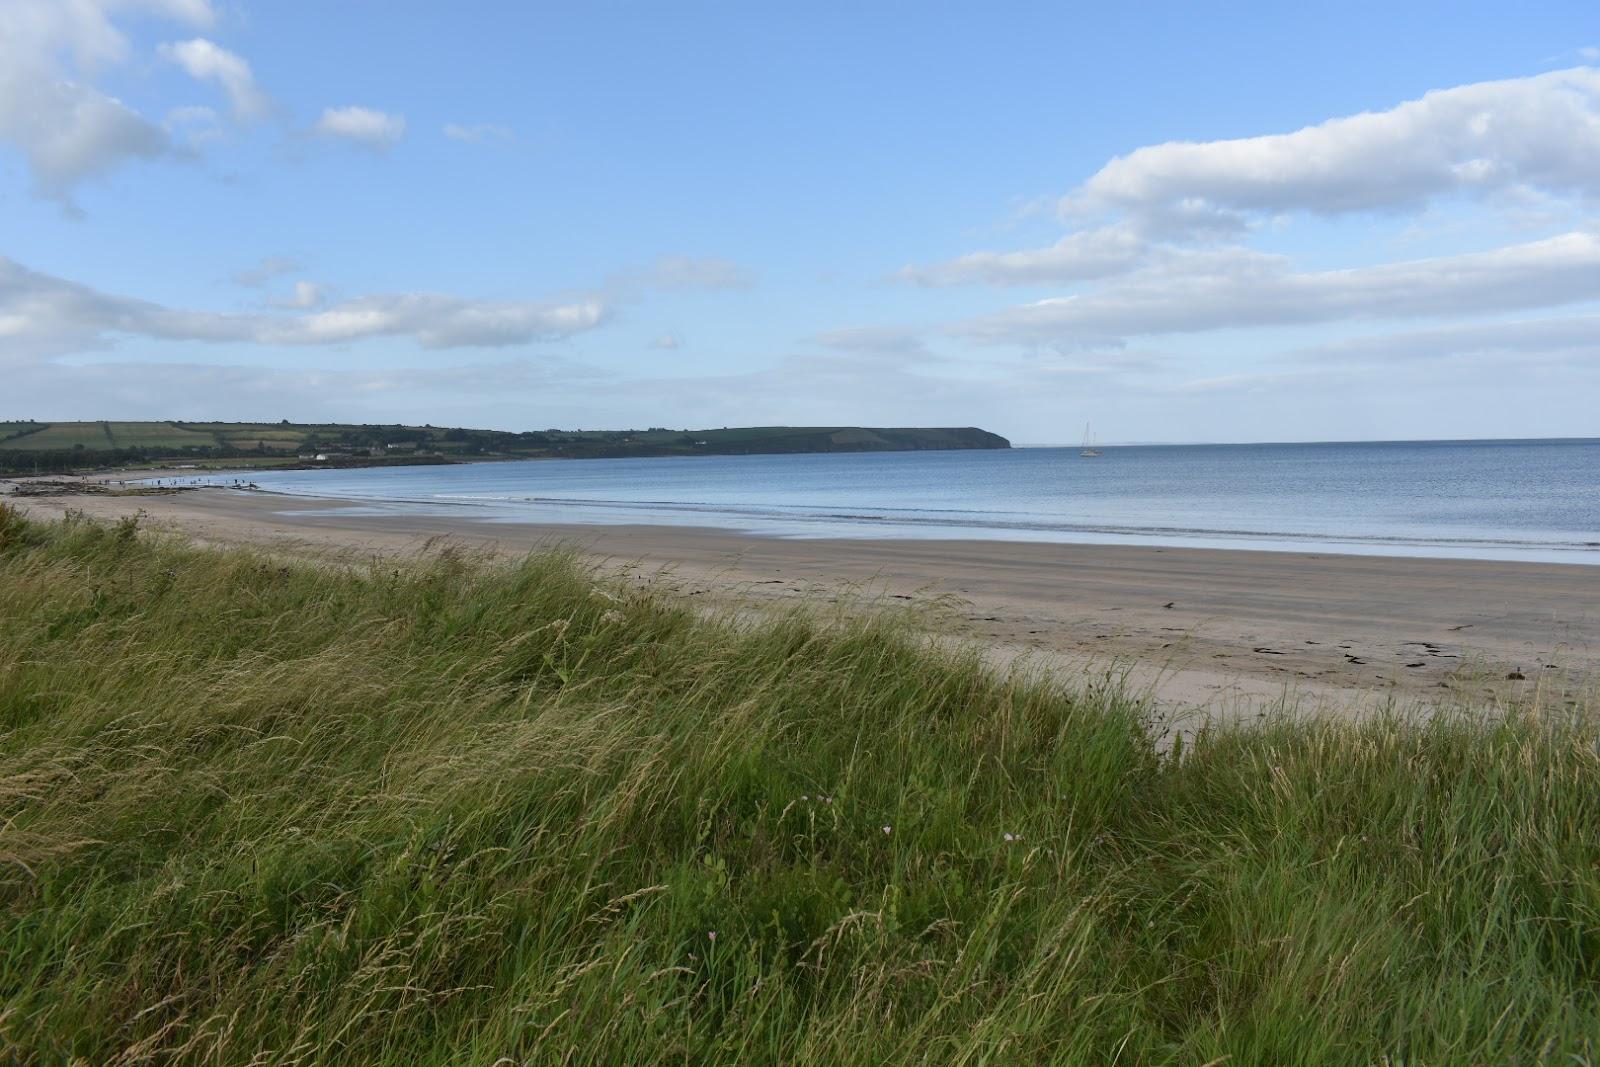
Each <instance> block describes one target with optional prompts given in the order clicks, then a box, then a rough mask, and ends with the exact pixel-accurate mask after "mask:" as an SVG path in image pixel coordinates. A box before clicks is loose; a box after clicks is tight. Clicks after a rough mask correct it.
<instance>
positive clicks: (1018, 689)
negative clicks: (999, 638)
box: [0, 509, 1600, 1067]
mask: <svg viewBox="0 0 1600 1067" xmlns="http://www.w3.org/2000/svg"><path fill="white" fill-rule="evenodd" d="M696 603H698V601H697V602H696ZM0 619H4V620H6V625H4V626H0V946H3V947H0V1005H3V1009H0V1048H3V1049H4V1050H5V1056H4V1059H5V1061H6V1062H9V1063H19V1064H54V1063H81V1064H110V1063H126V1064H136V1063H161V1064H221V1065H231V1064H247V1063H250V1064H267V1063H288V1062H303V1063H318V1064H363V1065H366V1064H436V1065H446V1064H450V1065H456V1064H469V1065H483V1067H491V1065H496V1064H523V1063H538V1064H543V1063H552V1064H554V1063H560V1064H646V1065H650V1064H662V1065H665V1064H730V1065H733V1064H737V1065H766V1064H772V1065H777V1064H784V1065H809V1064H816V1065H824V1064H826V1065H863V1067H864V1065H879V1064H996V1065H1000V1064H1094V1065H1103V1064H1113V1063H1120V1064H1185V1065H1196V1067H1199V1065H1205V1064H1216V1065H1220V1064H1227V1065H1229V1067H1238V1065H1261V1067H1269V1065H1271V1067H1277V1065H1283V1064H1295V1065H1312V1064H1388V1065H1393V1067H1398V1065H1402V1064H1405V1065H1410V1064H1535V1063H1542V1064H1552V1065H1554V1064H1563V1065H1577V1064H1592V1063H1595V1062H1596V1058H1597V1057H1600V803H1597V802H1596V797H1597V796H1600V748H1597V745H1596V740H1595V738H1596V726H1597V724H1596V722H1595V720H1594V717H1593V715H1592V714H1585V715H1582V716H1579V717H1578V718H1575V719H1574V718H1570V717H1569V718H1562V719H1559V720H1557V719H1545V718H1539V717H1537V716H1533V715H1525V714H1510V715H1494V716H1485V717H1481V718H1478V717H1468V716H1440V717H1438V718H1435V719H1434V720H1433V721H1431V722H1429V723H1427V724H1419V725H1413V724H1407V723H1405V722H1402V721H1400V720H1397V719H1380V720H1376V721H1367V722H1365V723H1363V724H1360V725H1354V724H1351V723H1349V722H1340V721H1337V720H1311V721H1306V720H1298V721H1296V720H1274V719H1267V720H1263V721H1261V722H1260V723H1257V724H1255V725H1251V726H1248V727H1242V726H1241V727H1232V728H1218V729H1212V730H1208V731H1202V732H1201V733H1200V734H1199V735H1198V736H1197V737H1195V738H1194V739H1193V740H1192V741H1190V742H1189V743H1187V744H1185V745H1183V746H1181V748H1179V749H1178V750H1175V751H1174V750H1168V749H1166V748H1164V747H1163V746H1162V744H1161V743H1160V742H1159V740H1158V738H1159V736H1160V735H1161V733H1162V729H1163V726H1162V724H1161V723H1160V722H1159V721H1158V720H1155V719H1154V718H1153V717H1152V715H1151V713H1150V712H1149V710H1148V709H1147V708H1145V707H1143V706H1141V705H1140V704H1139V703H1137V702H1136V701H1134V700H1131V699H1129V698H1128V697H1126V696H1124V695H1122V694H1121V693H1119V692H1118V691H1116V690H1115V689H1114V688H1106V687H1104V686H1099V687H1096V688H1092V689H1088V690H1084V689H1079V688H1075V687H1073V686H1069V685H1065V684H1063V683H1062V682H1061V681H1058V680H1053V679H1051V678H1048V677H1043V676H1034V677H1028V676H1020V675H1012V676H1004V675H997V674H995V673H994V672H993V671H992V670H991V669H989V668H987V667H985V666H984V663H983V661H982V660H981V658H980V656H979V654H978V653H976V652H971V653H968V652H963V651H959V650H952V648H951V646H949V645H948V644H934V643H931V642H930V641H929V640H928V639H926V638H923V637H920V636H918V631H917V630H916V629H914V628H911V627H909V626H908V625H907V624H905V623H902V622H899V621H896V619H895V618H893V617H888V616H884V615H881V614H873V613H872V612H868V611H858V610H857V611H845V612H842V613H840V614H837V615H834V616H830V617H827V618H815V617H810V616H807V615H804V614H798V613H796V614H788V615H781V616H772V617H762V618H756V619H752V618H748V617H742V616H741V617H740V620H741V621H733V619H732V617H730V618H728V619H722V618H719V617H716V616H715V615H709V614H707V613H706V611H705V610H704V609H701V610H699V611H691V610H689V609H688V608H686V607H684V606H683V605H682V604H681V603H680V602H679V601H678V600H677V599H676V598H675V596H674V595H673V593H672V592H671V591H670V590H666V589H661V588H653V589H643V588H639V587H634V586H627V585H621V584H616V583H613V582H611V581H607V580H601V579H598V578H596V577H595V576H593V575H591V574H589V573H587V572H585V571H583V570H582V569H580V568H579V567H578V566H576V565H575V564H574V563H573V561H572V560H571V559H569V558H565V557H562V556H560V555H542V556H536V557H533V558H530V559H528V560H526V561H524V562H522V563H521V564H519V565H515V566H510V565H498V564H491V563H489V562H487V561H482V560H477V559H473V558H470V557H466V556H463V555H461V554H460V553H456V552H448V551H447V552H444V553H442V554H438V555H435V556H433V557H431V558H428V559H425V560H422V561H418V562H413V563H405V562H397V561H393V560H388V561H379V562H375V563H373V564H372V565H371V566H369V567H364V568H357V569H350V570H342V569H334V568H330V567H327V566H325V565H323V566H312V565H300V564H297V563H294V562H290V561H285V560H284V559H283V558H281V557H277V556H273V557H268V556H265V555H256V554H251V553H246V552H220V551H218V552H207V551H203V550H197V549H189V548H184V547H180V546H176V545H173V544H168V543H161V542H156V541H152V540H148V539H146V538H145V537H144V536H142V535H140V534H139V533H138V532H137V531H136V530H135V528H134V526H133V525H132V524H131V523H124V524H122V525H121V526H118V527H106V526H98V525H93V524H90V523H88V522H85V521H82V520H77V521H69V522H67V523H65V524H59V525H50V526H45V525H38V524H34V523H29V522H25V521H22V520H20V519H18V518H16V517H15V516H14V515H13V514H11V513H8V512H6V511H5V510H4V509H0Z"/></svg>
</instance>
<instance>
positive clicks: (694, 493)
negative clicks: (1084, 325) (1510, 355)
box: [199, 439, 1600, 563]
mask: <svg viewBox="0 0 1600 1067" xmlns="http://www.w3.org/2000/svg"><path fill="white" fill-rule="evenodd" d="M1103 453H1104V454H1103V455H1101V456H1099V457H1097V458H1085V457H1081V456H1080V455H1079V454H1078V449H1076V448H1016V449H1011V450H997V451H950V452H879V453H848V454H847V453H829V454H807V455H780V456H695V457H670V458H653V459H584V460H523V461H510V462H487V463H472V464H460V465H448V466H418V467H372V468H360V469H351V470H306V471H263V472H258V473H252V474H250V475H248V478H249V480H250V481H252V482H254V483H255V484H256V485H257V486H258V487H259V488H260V489H261V490H266V491H270V492H274V493H281V494H286V495H287V496H293V497H318V498H324V501H328V500H333V501H339V502H340V503H328V502H322V503H318V504H315V505H313V504H312V503H311V502H309V501H302V502H295V501H292V500H288V499H286V500H285V501H284V510H285V511H306V510H329V509H336V510H340V511H343V512H345V513H354V514H373V513H396V512H399V513H405V512H413V513H415V512H430V513H449V514H452V515H456V516H459V517H461V518H465V519H472V520H478V521H483V522H524V523H646V524H649V523H666V524H675V525H690V526H705V527H717V528H722V529H732V530H739V531H744V532H748V533H753V534H766V535H771V536H778V537H835V538H836V537H897V538H960V539H993V540H1008V541H1016V540H1027V541H1052V542H1070V543H1100V544H1150V545H1187V546H1201V547H1224V548H1255V549H1269V550H1286V551H1329V552H1346V553H1364V554H1383V555H1429V556H1453V557H1467V558H1488V559H1525V560H1544V561H1560V562H1572V563H1600V439H1582V440H1537V441H1492V442H1485V441H1426V442H1370V443H1338V444H1262V445H1182V446H1176V445H1151V446H1122V447H1106V448H1104V449H1103ZM235 478H236V476H233V475H224V476H213V477H210V478H202V479H199V480H200V481H210V482H213V483H220V484H229V483H231V482H233V481H234V480H235Z"/></svg>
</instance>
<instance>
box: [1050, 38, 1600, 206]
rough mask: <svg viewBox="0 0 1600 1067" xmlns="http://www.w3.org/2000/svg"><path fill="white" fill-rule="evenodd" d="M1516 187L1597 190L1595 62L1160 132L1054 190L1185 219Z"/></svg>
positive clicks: (1599, 112) (1414, 202) (1069, 202)
mask: <svg viewBox="0 0 1600 1067" xmlns="http://www.w3.org/2000/svg"><path fill="white" fill-rule="evenodd" d="M1518 186H1531V187H1534V188H1537V189H1542V190H1546V191H1551V192H1557V193H1563V194H1579V195H1583V196H1597V195H1600V70H1595V69H1592V68H1586V67H1579V68H1574V69H1571V70H1562V71H1553V72H1551V73H1548V74H1542V75H1538V76H1536V77H1529V78H1514V79H1509V80H1506V81H1496V82H1480V83H1477V84H1473V85H1463V86H1458V87H1456V88H1452V89H1440V90H1436V91H1434V92H1430V93H1427V94H1425V95H1424V96H1423V97H1421V98H1420V99H1418V100H1412V101H1408V102H1406V103H1403V104H1400V105H1399V106H1398V107H1394V108H1391V109H1390V110H1387V111H1378V112H1364V113H1362V114H1359V115H1352V116H1349V117H1346V118H1337V119H1331V120H1329V121H1327V122H1323V123H1320V124H1318V125H1315V126H1308V127H1306V128H1304V129H1301V130H1297V131H1295V132H1293V133H1284V134H1274V135H1270V136H1264V137H1246V138H1240V139H1236V140H1228V141H1209V142H1203V143H1195V142H1169V143H1166V144H1159V145H1152V146H1149V147H1146V148H1140V149H1138V150H1137V151H1134V152H1132V153H1130V154H1129V155H1127V156H1123V157H1121V158H1118V159H1114V160H1112V161H1111V162H1109V163H1107V164H1106V165H1105V166H1104V167H1102V168H1101V169H1100V171H1099V172H1098V173H1096V174H1095V175H1093V176H1092V177H1091V178H1089V180H1088V181H1086V182H1084V183H1083V185H1082V186H1081V187H1079V188H1078V189H1077V190H1076V191H1074V192H1073V193H1071V194H1069V195H1068V196H1067V197H1066V198H1065V199H1064V200H1063V201H1062V205H1061V207H1062V211H1063V214H1064V215H1065V216H1066V217H1068V218H1079V217H1083V216H1084V215H1086V214H1087V215H1099V214H1103V213H1106V212H1113V211H1121V212H1127V213H1129V214H1130V215H1133V216H1135V217H1137V218H1140V219H1141V220H1143V221H1144V223H1145V224H1146V225H1147V226H1154V227H1159V226H1162V225H1168V224H1170V225H1171V226H1175V227H1177V228H1180V229H1185V230H1188V229H1193V228H1194V227H1195V226H1196V225H1198V224H1200V223H1202V222H1205V221H1207V220H1210V221H1212V222H1216V221H1220V222H1222V223H1223V224H1225V225H1238V224H1239V223H1240V221H1241V218H1242V217H1243V216H1249V215H1274V214H1279V213H1286V212H1310V213H1313V214H1322V215H1337V214H1342V213H1346V212H1353V211H1392V210H1412V209H1416V208H1420V207H1422V206H1423V205H1424V204H1426V203H1427V202H1428V201H1429V200H1431V199H1433V198H1435V197H1439V196H1444V195H1448V194H1452V193H1468V194H1474V195H1481V194H1486V193H1495V192H1500V191H1504V190H1507V189H1512V188H1516V187H1518Z"/></svg>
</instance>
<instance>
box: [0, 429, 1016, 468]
mask: <svg viewBox="0 0 1600 1067" xmlns="http://www.w3.org/2000/svg"><path fill="white" fill-rule="evenodd" d="M1010 447H1011V442H1010V441H1008V440H1006V439H1005V438H1004V437H1001V436H1000V435H999V434H994V433H990V432H989V431H987V430H980V429H978V428H977V427H975V426H956V427H916V426H908V427H869V426H738V427H729V426H724V427H722V428H720V429H714V430H672V429H665V428H662V427H650V428H649V429H645V430H529V431H526V432H522V433H516V432H512V431H507V430H474V429H466V428H463V427H445V426H429V425H424V426H407V425H400V424H392V425H387V424H356V423H297V422H289V421H287V420H285V421H283V422H33V421H20V422H0V472H8V473H13V474H19V473H20V474H26V473H30V472H35V471H37V472H41V473H42V472H51V471H65V470H79V469H84V468H91V467H110V466H122V465H128V464H152V463H159V464H172V463H185V464H187V463H195V464H205V465H216V464H226V465H228V466H252V467H311V466H315V467H322V466H328V467H355V466H379V465H388V464H415V463H462V462H470V461H475V460H495V459H598V458H616V457H630V456H737V455H756V454H774V453H793V452H909V451H919V450H931V449H973V448H1010Z"/></svg>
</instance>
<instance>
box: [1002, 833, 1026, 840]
mask: <svg viewBox="0 0 1600 1067" xmlns="http://www.w3.org/2000/svg"><path fill="white" fill-rule="evenodd" d="M1005 839H1006V840H1007V841H1021V840H1022V835H1021V834H1006V835H1005Z"/></svg>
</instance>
